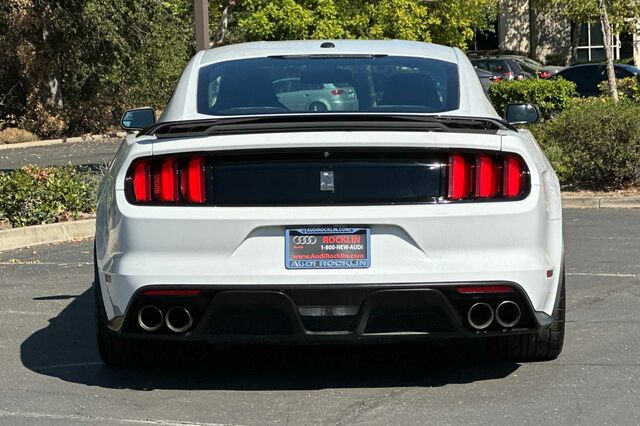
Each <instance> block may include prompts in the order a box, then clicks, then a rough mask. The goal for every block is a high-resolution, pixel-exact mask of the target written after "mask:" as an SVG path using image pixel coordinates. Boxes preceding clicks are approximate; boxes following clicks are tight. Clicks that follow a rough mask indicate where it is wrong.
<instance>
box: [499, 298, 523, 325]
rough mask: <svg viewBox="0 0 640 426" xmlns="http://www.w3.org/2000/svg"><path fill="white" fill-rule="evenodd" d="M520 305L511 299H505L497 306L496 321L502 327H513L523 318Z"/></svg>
mask: <svg viewBox="0 0 640 426" xmlns="http://www.w3.org/2000/svg"><path fill="white" fill-rule="evenodd" d="M521 315H522V313H521V311H520V306H518V304H517V303H516V302H513V301H511V300H505V301H504V302H502V303H501V304H499V305H498V307H497V308H496V321H497V322H498V324H500V325H501V326H502V327H505V328H510V327H513V326H514V325H516V324H517V323H518V321H520V318H521Z"/></svg>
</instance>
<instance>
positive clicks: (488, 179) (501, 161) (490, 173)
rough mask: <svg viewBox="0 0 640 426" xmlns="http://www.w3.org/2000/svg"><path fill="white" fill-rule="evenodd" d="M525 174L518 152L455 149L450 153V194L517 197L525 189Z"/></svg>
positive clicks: (458, 196)
mask: <svg viewBox="0 0 640 426" xmlns="http://www.w3.org/2000/svg"><path fill="white" fill-rule="evenodd" d="M525 177H526V170H525V168H524V164H523V162H522V159H521V158H519V157H518V156H516V155H513V154H509V155H505V156H501V155H499V154H489V153H479V154H476V155H471V154H464V155H463V154H458V153H454V154H451V155H450V156H449V178H448V179H449V182H448V184H449V185H448V193H447V198H448V199H449V200H453V201H458V200H465V199H508V198H517V197H520V196H521V195H522V194H523V193H524V191H525V183H526V180H525Z"/></svg>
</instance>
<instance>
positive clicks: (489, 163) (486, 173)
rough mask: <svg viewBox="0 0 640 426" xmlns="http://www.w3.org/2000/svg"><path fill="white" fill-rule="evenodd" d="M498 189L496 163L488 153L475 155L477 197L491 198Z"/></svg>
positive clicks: (496, 193) (498, 181) (498, 180)
mask: <svg viewBox="0 0 640 426" xmlns="http://www.w3.org/2000/svg"><path fill="white" fill-rule="evenodd" d="M499 190H500V179H499V170H498V164H497V163H496V162H495V161H494V159H493V158H491V157H490V156H488V155H484V154H481V155H478V156H477V157H476V191H475V195H476V197H477V198H493V197H495V196H496V195H498V191H499Z"/></svg>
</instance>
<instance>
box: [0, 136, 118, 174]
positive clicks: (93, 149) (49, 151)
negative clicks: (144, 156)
mask: <svg viewBox="0 0 640 426" xmlns="http://www.w3.org/2000/svg"><path fill="white" fill-rule="evenodd" d="M121 142H122V138H104V139H100V140H89V141H83V142H68V143H61V144H56V145H48V146H30V147H27V148H5V149H2V150H0V171H5V172H6V171H10V170H14V169H18V168H20V167H22V166H24V165H25V164H35V165H37V166H66V165H67V164H73V165H82V166H89V167H91V168H93V169H100V168H101V167H104V166H105V165H106V164H109V163H110V162H111V159H113V156H114V155H115V153H116V151H117V150H118V147H119V146H120V143H121Z"/></svg>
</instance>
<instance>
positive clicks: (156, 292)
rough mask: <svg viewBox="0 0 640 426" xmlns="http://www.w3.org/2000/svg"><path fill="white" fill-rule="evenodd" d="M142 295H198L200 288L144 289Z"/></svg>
mask: <svg viewBox="0 0 640 426" xmlns="http://www.w3.org/2000/svg"><path fill="white" fill-rule="evenodd" d="M142 295H143V296H199V295H200V290H162V289H157V290H145V291H144V292H143V293H142Z"/></svg>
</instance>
